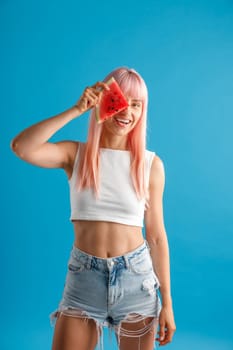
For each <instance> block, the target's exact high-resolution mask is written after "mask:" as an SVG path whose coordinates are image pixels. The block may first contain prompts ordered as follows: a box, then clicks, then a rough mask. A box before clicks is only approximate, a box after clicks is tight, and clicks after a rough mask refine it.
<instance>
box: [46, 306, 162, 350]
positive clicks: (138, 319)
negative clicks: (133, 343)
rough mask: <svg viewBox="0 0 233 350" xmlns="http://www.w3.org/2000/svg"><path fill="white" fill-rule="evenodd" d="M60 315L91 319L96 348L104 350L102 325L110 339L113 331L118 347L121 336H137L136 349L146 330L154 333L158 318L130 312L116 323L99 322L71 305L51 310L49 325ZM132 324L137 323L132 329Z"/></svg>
mask: <svg viewBox="0 0 233 350" xmlns="http://www.w3.org/2000/svg"><path fill="white" fill-rule="evenodd" d="M62 315H64V316H70V317H77V318H81V319H83V320H84V321H86V322H87V321H88V320H93V321H94V322H95V324H96V333H97V348H98V349H99V350H104V341H103V327H108V329H109V339H110V340H112V332H113V331H114V332H115V335H116V339H117V345H118V349H120V345H121V340H122V337H128V338H138V341H137V349H136V348H135V350H142V349H141V337H143V336H144V335H146V334H147V333H148V332H153V335H154V334H155V333H156V330H157V327H158V318H156V317H154V316H148V315H146V316H145V315H139V314H137V313H130V314H129V315H127V316H126V317H125V318H124V319H123V320H122V321H121V322H120V323H119V324H118V325H113V324H112V323H111V322H110V323H108V321H105V322H100V321H98V320H96V319H95V318H93V317H92V316H91V315H89V314H88V313H87V312H85V311H81V310H78V309H76V308H72V307H65V308H61V309H60V310H56V311H54V312H52V313H51V314H50V316H49V317H50V323H51V326H55V324H56V320H57V319H58V318H59V317H61V316H62ZM134 324H135V325H136V324H137V325H138V327H135V329H132V328H133V327H132V325H134ZM128 326H129V327H128ZM154 349H156V344H154Z"/></svg>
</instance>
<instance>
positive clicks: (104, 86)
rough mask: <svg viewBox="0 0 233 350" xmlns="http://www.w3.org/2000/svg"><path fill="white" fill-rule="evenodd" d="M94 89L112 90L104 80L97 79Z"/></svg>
mask: <svg viewBox="0 0 233 350" xmlns="http://www.w3.org/2000/svg"><path fill="white" fill-rule="evenodd" d="M92 87H93V88H94V89H100V91H101V89H104V90H110V88H109V86H108V85H107V84H106V83H104V82H102V81H97V83H95V84H94V85H93V86H92Z"/></svg>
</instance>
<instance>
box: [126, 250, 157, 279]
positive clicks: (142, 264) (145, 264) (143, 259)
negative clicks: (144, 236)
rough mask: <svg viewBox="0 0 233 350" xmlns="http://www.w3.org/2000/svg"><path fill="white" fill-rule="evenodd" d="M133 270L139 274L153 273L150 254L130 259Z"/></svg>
mask: <svg viewBox="0 0 233 350" xmlns="http://www.w3.org/2000/svg"><path fill="white" fill-rule="evenodd" d="M129 264H130V267H131V270H132V271H134V272H135V273H138V274H143V273H149V272H152V271H153V265H152V260H151V256H150V254H149V253H147V254H143V255H142V256H138V257H135V258H132V259H130V261H129Z"/></svg>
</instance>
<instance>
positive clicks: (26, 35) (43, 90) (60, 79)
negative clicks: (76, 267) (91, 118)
mask: <svg viewBox="0 0 233 350" xmlns="http://www.w3.org/2000/svg"><path fill="white" fill-rule="evenodd" d="M0 19H1V20H0V28H1V31H0V32H1V48H2V54H1V55H0V60H1V137H0V150H1V155H0V157H1V172H0V176H1V182H0V183H1V211H0V213H1V229H0V231H1V233H0V240H1V241H0V244H1V254H0V257H1V276H2V277H1V289H0V296H1V301H2V303H1V318H0V328H1V331H2V336H1V339H0V342H1V344H0V348H1V349H4V350H13V349H17V350H20V349H23V350H31V349H33V350H41V349H50V348H51V342H52V336H53V328H52V327H51V326H50V323H49V314H50V313H51V312H52V311H54V310H55V309H56V307H57V305H58V302H59V301H60V298H61V293H62V290H63V284H64V278H65V273H66V263H67V259H68V256H69V253H70V249H71V245H72V242H73V238H74V235H73V228H72V224H71V223H70V222H69V215H70V204H69V196H68V183H67V180H66V175H65V173H63V171H62V170H60V169H44V168H39V167H35V166H33V165H31V164H28V163H26V162H23V161H22V160H20V159H19V158H17V157H16V156H15V155H14V154H13V152H12V151H11V149H10V142H11V140H12V138H13V137H14V136H15V135H16V134H17V133H19V132H20V131H21V130H23V129H24V128H26V127H27V126H29V125H32V124H34V123H36V122H38V121H40V120H42V119H45V118H48V117H50V116H53V115H56V114H58V113H60V112H62V111H64V110H66V109H68V108H69V107H71V106H72V105H73V104H74V103H75V102H76V101H77V100H78V98H79V96H80V95H81V93H82V92H83V90H84V88H85V87H86V86H88V85H91V84H94V83H95V82H96V81H98V80H101V79H103V78H104V77H105V76H106V74H107V73H109V72H110V71H111V70H113V69H114V68H116V67H119V66H122V65H126V66H129V67H132V68H135V69H136V70H137V71H138V72H139V73H140V74H141V75H142V76H143V77H144V79H145V81H146V83H147V86H148V90H149V110H148V139H147V147H148V149H150V150H153V151H155V152H156V153H157V154H158V155H159V156H160V157H161V159H162V160H163V162H164V166H165V173H166V185H165V192H164V219H165V226H166V231H167V235H168V239H169V244H170V257H171V282H172V297H173V304H174V312H175V320H176V326H177V331H176V333H175V336H174V339H173V342H172V343H171V344H169V345H167V348H168V349H179V350H187V348H188V349H189V350H193V349H201V350H202V349H203V350H208V349H211V350H216V349H221V350H230V349H233V332H232V312H233V301H232V295H233V284H232V278H231V277H232V267H233V254H232V243H233V235H232V233H233V232H232V227H233V208H232V199H233V186H232V178H233V161H232V147H233V141H232V128H233V122H232V113H233V107H232V97H233V66H232V62H233V44H232V43H233V2H232V1H230V0H222V1H220V0H219V1H217V0H212V1H207V0H195V1H194V0H193V1H185V0H183V1H182V0H146V1H144V2H135V1H133V0H129V1H127V0H126V1H122V0H119V1H118V2H117V3H114V2H111V1H106V0H102V1H99V2H96V1H92V0H90V1H88V2H85V1H84V2H78V1H74V0H72V1H69V0H68V1H66V2H63V1H61V0H56V1H55V0H50V1H45V0H41V1H40V2H32V1H29V0H21V1H19V0H15V1H7V0H5V1H1V2H0ZM87 127H88V114H87V113H86V114H84V115H82V116H81V117H80V118H78V119H76V120H74V121H72V122H71V123H69V124H68V125H66V126H65V127H64V128H63V129H62V130H60V131H59V132H58V133H56V135H54V137H53V138H52V141H58V140H65V139H71V140H81V141H84V140H85V139H86V135H87ZM105 347H106V349H116V348H117V347H116V342H115V339H114V338H113V340H112V342H109V339H108V336H106V337H105Z"/></svg>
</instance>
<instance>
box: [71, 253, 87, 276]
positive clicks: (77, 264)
mask: <svg viewBox="0 0 233 350" xmlns="http://www.w3.org/2000/svg"><path fill="white" fill-rule="evenodd" d="M84 268H85V265H84V263H83V262H82V261H80V260H79V259H77V258H74V257H73V256H72V257H71V258H70V260H69V262H68V270H69V272H71V273H79V272H81V271H83V270H84Z"/></svg>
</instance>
